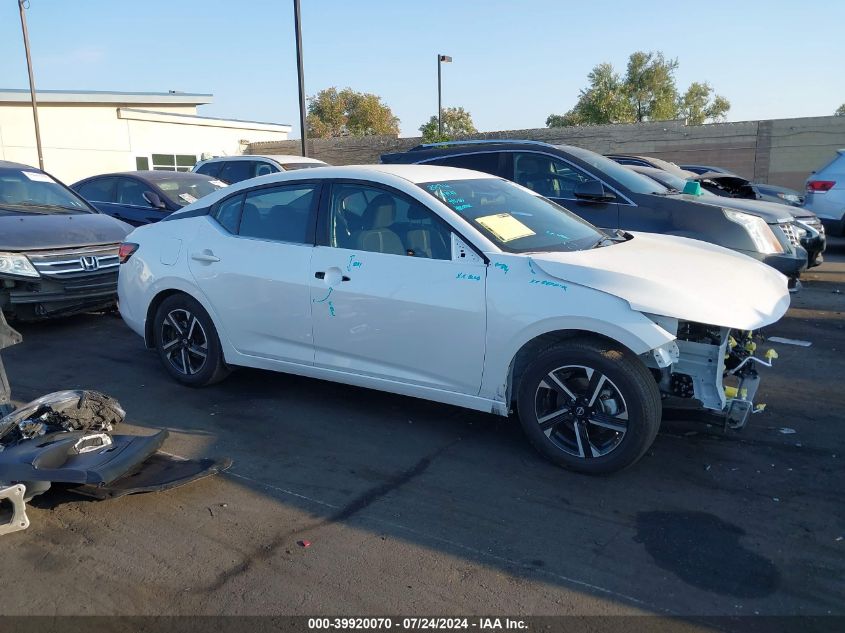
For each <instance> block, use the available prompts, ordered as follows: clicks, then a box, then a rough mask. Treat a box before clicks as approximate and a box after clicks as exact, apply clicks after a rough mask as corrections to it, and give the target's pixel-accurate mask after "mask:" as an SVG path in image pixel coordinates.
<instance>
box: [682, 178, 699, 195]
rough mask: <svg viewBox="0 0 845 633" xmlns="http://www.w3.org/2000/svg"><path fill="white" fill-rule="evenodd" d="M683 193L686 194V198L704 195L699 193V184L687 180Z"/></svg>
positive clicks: (695, 181)
mask: <svg viewBox="0 0 845 633" xmlns="http://www.w3.org/2000/svg"><path fill="white" fill-rule="evenodd" d="M683 193H685V194H687V195H688V196H701V195H704V192H703V191H701V183H700V182H698V181H697V180H687V184H685V185H684V191H683Z"/></svg>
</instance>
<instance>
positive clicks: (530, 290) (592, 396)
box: [0, 141, 833, 473]
mask: <svg viewBox="0 0 845 633" xmlns="http://www.w3.org/2000/svg"><path fill="white" fill-rule="evenodd" d="M273 160H274V162H275V165H270V167H272V168H274V169H275V171H272V172H270V173H264V171H266V169H267V168H268V167H266V166H267V165H268V164H269V163H267V162H263V161H265V157H252V156H247V157H225V158H220V159H211V160H208V161H201V162H200V163H198V164H197V166H196V167H195V168H194V172H193V173H177V172H126V173H115V174H103V175H100V176H94V177H91V178H87V179H85V180H83V181H80V182H78V183H76V184H75V185H73V189H75V190H76V192H78V193H76V192H74V191H73V189H69V188H67V187H65V186H64V185H62V184H61V183H59V182H58V181H56V180H55V179H53V178H52V177H51V176H49V175H48V174H46V173H44V172H41V171H40V170H36V169H34V168H31V167H27V166H24V165H14V164H9V163H2V164H1V165H3V166H4V167H5V168H7V169H8V175H7V174H6V173H5V172H0V186H2V201H0V209H2V210H3V212H4V213H6V214H7V215H8V216H9V217H10V218H14V221H12V222H10V223H9V224H8V226H9V227H10V230H9V232H10V234H12V233H15V232H16V231H19V230H20V227H26V228H27V229H39V228H40V229H41V230H43V231H47V230H49V231H50V232H51V234H52V235H53V236H54V238H53V239H54V241H55V240H56V239H58V240H59V241H60V242H61V244H59V243H49V244H47V245H48V246H49V249H45V248H44V247H41V248H39V247H38V246H37V245H36V246H35V247H32V246H26V245H25V244H24V242H25V240H22V241H21V244H24V246H23V247H22V248H17V247H16V246H15V245H14V244H12V243H11V242H10V245H9V248H8V252H3V253H0V276H1V277H0V278H2V280H3V289H4V292H6V293H7V294H4V295H2V297H3V298H2V300H3V301H4V303H3V308H4V310H5V311H10V312H11V313H12V314H13V315H14V316H30V317H32V316H35V317H37V316H46V315H50V314H59V313H68V312H72V311H76V310H82V309H90V307H91V306H94V305H106V304H107V303H108V302H109V301H110V300H113V298H114V283H115V281H117V293H118V297H119V306H120V312H121V315H122V316H123V318H124V320H125V322H126V323H127V324H128V325H129V327H130V328H131V329H132V330H134V331H135V332H136V333H137V334H139V335H140V336H141V337H143V339H144V341H145V343H146V345H147V346H148V347H150V348H153V349H155V350H156V352H157V354H158V356H159V358H160V360H161V362H162V364H163V366H164V368H165V369H166V371H167V372H168V373H169V374H170V375H171V376H172V377H173V378H174V379H176V380H177V381H179V382H181V383H183V384H186V385H190V386H203V385H208V384H212V383H214V382H217V381H219V380H222V379H223V378H225V376H226V375H227V374H228V373H229V371H231V369H232V368H235V367H238V366H246V367H257V368H263V369H270V370H274V371H282V372H288V373H294V374H301V375H305V376H313V377H318V378H322V379H325V380H330V381H335V382H342V383H347V384H352V385H359V386H364V387H370V388H375V389H380V390H384V391H390V392H394V393H400V394H405V395H411V396H415V397H419V398H425V399H429V400H434V401H438V402H445V403H450V404H453V405H457V406H462V407H467V408H471V409H477V410H482V411H488V412H492V413H494V414H498V415H503V416H506V415H509V414H510V413H511V412H516V413H517V414H518V416H519V419H520V421H521V424H522V426H523V429H524V431H525V433H526V435H527V437H528V438H529V440H530V441H531V443H532V444H533V445H534V446H535V447H537V449H538V450H539V451H540V452H541V453H542V454H543V455H545V456H546V457H547V458H549V459H550V460H552V461H554V462H555V463H558V464H560V465H563V466H566V467H568V468H572V469H575V470H579V471H581V472H586V473H606V472H613V471H616V470H619V469H622V468H625V467H627V466H629V465H631V464H632V463H634V462H636V461H637V460H638V459H639V458H640V457H641V456H642V455H643V454H644V452H645V451H646V450H647V449H648V447H649V446H650V445H651V443H652V441H653V440H654V437H655V435H656V433H657V429H658V427H659V424H660V418H661V410H662V407H663V406H664V403H666V404H671V403H673V402H675V401H676V400H677V401H684V400H692V401H694V402H696V403H697V404H698V405H699V406H700V407H702V408H703V409H704V410H707V411H710V412H711V413H713V414H714V415H716V416H717V417H718V418H719V419H720V420H721V421H722V423H723V424H724V425H725V426H726V427H728V428H736V429H738V428H742V427H743V426H745V424H746V423H747V421H748V419H749V418H750V416H751V414H752V413H754V412H756V411H758V410H761V407H760V406H758V405H757V404H756V403H755V396H756V391H757V388H758V385H759V380H760V376H759V372H758V369H759V368H760V367H761V366H770V365H771V362H772V359H773V358H774V357H775V356H776V354H774V353H773V352H772V353H767V354H766V355H765V357H764V358H759V357H756V356H755V350H756V344H755V343H754V340H753V336H754V335H753V331H754V330H757V329H758V328H760V327H764V326H766V325H768V324H771V323H773V322H775V321H777V320H778V319H779V318H780V317H781V316H782V315H783V314H784V313H785V311H786V309H787V308H788V306H789V294H788V283H787V277H789V278H790V279H791V280H793V282H794V281H795V280H797V278H798V275H799V273H800V272H801V270H803V269H804V268H806V267H807V265H808V257H809V258H810V260H809V263H811V264H815V263H817V262H818V261H819V258H820V257H821V252H822V251H823V249H824V239H823V237H824V232H823V230H821V227H817V223H816V224H813V220H812V217H811V214H809V213H808V212H806V211H800V210H798V209H796V208H794V207H790V206H786V205H775V204H771V203H766V202H762V201H759V200H748V199H742V198H737V197H735V196H733V195H730V194H728V195H726V194H725V193H724V192H722V193H714V192H712V191H708V190H707V189H706V188H704V190H703V185H705V184H706V183H705V181H704V180H701V179H692V180H687V179H685V178H683V177H681V179H680V181H678V180H673V178H679V176H678V175H677V173H676V166H675V167H671V168H669V169H668V170H661V169H657V168H653V167H636V166H634V168H632V167H630V166H624V165H622V164H620V163H618V162H616V161H614V160H611V159H610V158H608V157H605V156H601V155H599V154H595V153H594V152H590V151H587V150H584V149H581V148H576V147H571V146H553V145H549V144H545V143H537V142H529V141H477V142H454V143H440V144H435V145H422V146H418V147H416V148H413V149H412V150H409V151H407V152H404V153H401V154H390V155H385V156H383V157H382V160H383V163H392V164H382V165H372V166H363V167H329V166H326V165H325V164H322V163H318V162H309V161H302V160H301V159H300V163H294V162H287V161H286V160H281V159H280V158H279V157H275V159H273ZM400 163H405V164H400ZM244 165H246V167H244ZM312 166H317V167H320V169H311V168H306V167H312ZM705 175H706V173H705ZM224 176H228V177H229V178H231V179H232V180H226V179H225V178H224ZM236 179H239V181H238V182H234V181H235V180H236ZM705 180H707V179H705ZM232 183H234V184H232ZM21 185H23V188H22V186H21ZM830 189H833V187H831V188H830ZM79 194H82V195H83V196H85V197H87V198H88V199H89V200H88V201H86V200H84V199H83V198H82V197H80V195H79ZM92 205H96V207H97V208H94V206H92ZM98 209H99V212H98ZM790 210H792V211H790ZM110 215H111V216H114V217H109V216H110ZM41 216H50V217H51V218H52V220H51V221H53V222H65V224H61V225H59V224H56V225H54V226H50V227H49V228H47V225H46V224H44V225H42V224H39V223H41V222H46V220H45V219H44V218H42V217H41ZM63 216H66V217H65V219H64V220H62V219H61V218H62V217H63ZM57 218H58V219H57ZM119 218H120V219H119ZM4 219H5V218H2V217H0V220H4ZM131 225H136V226H137V228H134V230H133V228H132V226H131ZM801 227H804V228H803V229H802V228H801ZM815 227H817V228H815ZM80 229H81V230H80ZM130 231H131V233H130ZM802 231H803V232H802ZM37 233H38V232H37V230H35V234H36V235H37ZM661 234H662V235H661ZM57 235H58V236H59V237H58V238H57V237H56V236H57ZM33 243H34V242H33ZM805 247H806V248H805ZM36 251H37V252H36ZM754 260H757V261H754ZM117 269H119V274H117V273H116V270H117ZM776 270H777V271H780V272H782V273H784V274H783V275H781V274H779V273H778V272H776ZM98 275H99V276H98ZM115 277H116V279H115ZM51 284H57V285H55V286H53V285H51ZM74 284H75V285H74ZM74 293H75V294H74ZM726 297H729V298H730V300H729V301H726V300H725V298H726ZM27 304H28V305H30V306H31V307H32V308H33V309H32V310H31V311H30V313H29V314H27V315H24V312H25V311H24V310H22V309H21V306H22V305H27Z"/></svg>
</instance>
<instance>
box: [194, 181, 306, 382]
mask: <svg viewBox="0 0 845 633" xmlns="http://www.w3.org/2000/svg"><path fill="white" fill-rule="evenodd" d="M318 188H319V187H318V185H316V184H313V183H302V182H295V183H290V184H283V185H272V186H264V187H259V188H254V189H248V190H246V192H242V193H238V194H236V195H234V196H232V197H230V198H227V199H225V200H222V201H221V202H220V203H219V204H218V205H216V206H215V207H214V208H213V210H212V215H210V216H206V217H203V218H199V219H200V220H201V222H200V223H199V229H198V230H197V232H196V234H195V236H194V238H193V239H192V240H191V241H190V243H189V245H188V249H189V250H188V261H189V265H190V268H191V273H193V276H194V278H195V279H196V282H197V285H198V286H199V287H200V289H201V290H202V292H203V293H204V294H205V296H206V297H207V298H208V300H209V302H210V303H211V305H212V306H213V307H214V309H215V311H216V312H217V313H218V314H219V316H220V319H219V323H220V324H221V327H222V328H223V329H224V332H223V334H224V335H225V336H226V337H227V338H228V339H229V341H230V342H231V343H232V345H233V346H234V348H235V349H236V350H237V351H238V352H240V353H242V354H247V355H250V356H257V357H261V358H266V359H271V360H277V361H286V362H294V363H301V364H308V365H311V364H313V362H314V348H313V345H312V338H311V288H310V285H311V284H310V283H309V274H310V264H311V255H312V253H313V251H314V237H313V236H314V217H315V215H314V214H315V213H316V201H317V199H318V197H319V196H318Z"/></svg>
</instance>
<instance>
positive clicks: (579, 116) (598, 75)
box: [546, 64, 634, 127]
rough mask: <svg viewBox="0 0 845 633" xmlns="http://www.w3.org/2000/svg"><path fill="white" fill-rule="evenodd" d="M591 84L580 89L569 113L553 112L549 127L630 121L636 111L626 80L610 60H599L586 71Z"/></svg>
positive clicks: (548, 120)
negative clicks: (601, 62) (603, 62)
mask: <svg viewBox="0 0 845 633" xmlns="http://www.w3.org/2000/svg"><path fill="white" fill-rule="evenodd" d="M587 79H588V80H589V82H590V85H589V86H588V87H587V88H586V89H584V90H582V91H581V94H580V95H579V96H578V101H577V103H576V104H575V107H574V108H572V109H571V110H570V111H569V112H567V113H566V114H563V115H560V114H552V115H550V116H549V118H548V119H546V125H548V126H549V127H566V126H568V125H586V124H602V123H630V122H632V121H633V120H634V118H633V117H634V111H633V108H632V106H631V103H630V101H629V99H628V97H627V95H626V91H625V86H624V83H623V81H622V79H621V77H619V75H618V74H617V73H616V72H614V70H613V66H611V65H610V64H599V65H598V66H596V67H595V68H593V70H592V71H591V72H590V74H589V75H587Z"/></svg>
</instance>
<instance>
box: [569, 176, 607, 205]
mask: <svg viewBox="0 0 845 633" xmlns="http://www.w3.org/2000/svg"><path fill="white" fill-rule="evenodd" d="M572 193H574V194H575V197H576V198H579V199H581V200H591V201H593V202H610V201H611V200H616V195H615V194H614V193H613V192H612V191H608V190H607V189H605V188H604V185H603V184H601V183H600V182H599V181H598V180H586V181H584V182H579V183H578V184H577V185H575V190H574V191H573V192H572Z"/></svg>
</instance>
